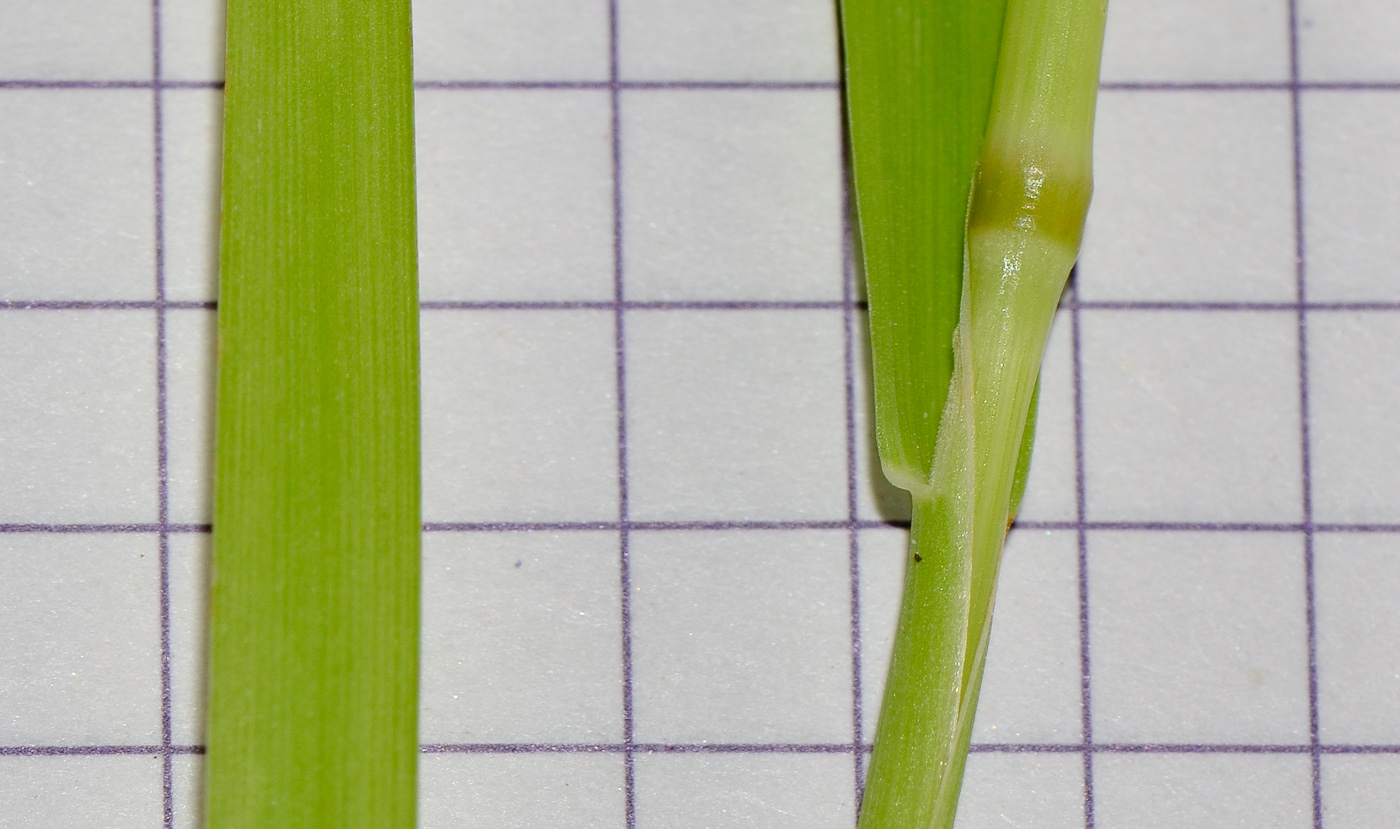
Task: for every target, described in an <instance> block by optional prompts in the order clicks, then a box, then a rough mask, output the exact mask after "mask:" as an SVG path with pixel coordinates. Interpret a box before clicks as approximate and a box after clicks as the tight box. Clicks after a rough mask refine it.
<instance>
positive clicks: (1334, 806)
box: [1322, 754, 1400, 829]
mask: <svg viewBox="0 0 1400 829" xmlns="http://www.w3.org/2000/svg"><path fill="white" fill-rule="evenodd" d="M1398 789H1400V757H1396V756H1395V755H1375V754H1367V755H1360V756H1350V757H1348V756H1335V755H1334V756H1330V757H1324V758H1322V817H1323V825H1325V826H1326V827H1327V829H1374V827H1376V826H1398V825H1400V799H1397V798H1396V797H1395V792H1396V791H1397V790H1398Z"/></svg>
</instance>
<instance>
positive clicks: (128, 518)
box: [0, 0, 1400, 829]
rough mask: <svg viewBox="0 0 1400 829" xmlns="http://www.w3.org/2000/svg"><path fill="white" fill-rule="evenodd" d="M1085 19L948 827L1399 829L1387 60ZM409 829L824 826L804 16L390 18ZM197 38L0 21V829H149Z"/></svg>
mask: <svg viewBox="0 0 1400 829" xmlns="http://www.w3.org/2000/svg"><path fill="white" fill-rule="evenodd" d="M1396 8H1397V7H1395V6H1394V4H1392V3H1389V2H1386V0H1305V1H1304V2H1299V3H1297V5H1296V6H1290V4H1288V3H1285V2H1282V1H1281V0H1229V2H1218V1H1214V0H1213V1H1211V2H1208V1H1207V0H1182V2H1176V3H1170V4H1163V3H1157V2H1151V1H1150V0H1113V1H1112V3H1111V4H1110V12H1109V23H1108V36H1107V45H1106V54H1105V61H1104V83H1105V88H1104V92H1103V94H1102V96H1101V98H1100V110H1099V126H1098V135H1097V145H1096V160H1097V165H1096V179H1097V190H1096V194H1095V201H1094V206H1093V209H1092V211H1091V216H1090V226H1089V230H1088V233H1087V239H1086V243H1085V249H1084V253H1083V256H1082V259H1081V264H1080V267H1079V270H1078V276H1077V279H1076V282H1075V289H1074V291H1073V292H1072V293H1071V294H1070V295H1069V296H1067V299H1066V302H1065V304H1064V307H1063V310H1062V312H1061V314H1060V317H1059V319H1058V321H1057V324H1056V326H1055V329H1054V331H1053V333H1052V336H1051V342H1050V347H1049V351H1048V353H1047V356H1046V363H1045V368H1044V382H1043V393H1042V398H1041V414H1040V430H1039V434H1038V437H1037V445H1036V450H1035V460H1034V464H1033V471H1032V478H1031V484H1030V488H1029V491H1028V494H1027V497H1026V501H1025V506H1024V509H1023V512H1022V516H1021V521H1020V523H1019V525H1018V528H1017V529H1016V530H1015V531H1014V532H1013V533H1012V535H1011V539H1010V541H1009V543H1008V547H1007V552H1006V559H1005V564H1004V567H1003V573H1002V579H1001V591H1000V594H999V601H998V610H997V617H996V623H995V628H994V634H993V641H992V645H991V655H990V657H989V662H988V668H987V678H986V685H985V687H984V691H983V694H982V703H981V709H980V711H979V717H978V721H977V726H976V734H975V738H974V742H975V746H974V755H973V757H972V758H971V760H970V764H969V771H968V778H967V783H966V787H965V791H964V797H963V806H962V811H961V813H960V816H959V823H958V825H959V827H964V828H965V829H971V828H974V827H976V828H979V829H980V827H1002V826H1025V827H1032V826H1033V827H1037V829H1059V827H1081V826H1097V827H1100V829H1102V828H1103V827H1108V828H1109V829H1116V827H1136V828H1139V829H1140V828H1141V827H1193V829H1213V828H1214V827H1243V826H1270V827H1299V828H1300V829H1301V828H1302V827H1314V826H1326V827H1329V829H1343V828H1344V827H1376V826H1387V825H1395V824H1396V823H1400V799H1398V798H1397V797H1396V796H1395V794H1394V793H1395V791H1397V789H1400V679H1397V677H1398V676H1400V651H1397V650H1396V648H1395V646H1394V642H1395V641H1397V639H1400V604H1397V603H1396V601H1395V596H1396V595H1397V594H1400V539H1397V535H1396V534H1397V532H1400V439H1397V438H1400V434H1397V427H1396V425H1395V423H1396V418H1395V416H1394V414H1393V413H1394V412H1395V411H1397V407H1398V406H1400V324H1397V323H1400V319H1397V312H1400V279H1397V273H1400V233H1397V232H1396V231H1395V230H1394V228H1396V227H1400V196H1397V195H1396V194H1397V193H1400V154H1397V151H1396V150H1395V142H1394V136H1396V135H1397V134H1400V59H1397V57H1396V53H1395V51H1394V49H1393V48H1392V43H1393V42H1394V40H1395V39H1396V37H1397V36H1400V12H1397V11H1396ZM414 11H415V16H416V19H415V25H416V29H415V32H416V35H415V37H416V47H415V48H416V55H417V74H418V78H419V83H420V92H419V96H418V139H419V160H418V164H419V199H420V248H421V256H422V294H423V299H424V302H425V310H424V312H423V377H424V439H425V443H424V449H425V458H424V476H425V488H424V513H425V514H424V518H425V521H426V522H427V531H426V535H425V544H424V616H423V619H424V641H423V649H424V650H423V657H424V660H423V664H424V675H423V683H422V718H421V733H422V741H423V743H424V755H423V758H422V765H421V780H422V816H421V825H422V826H424V827H448V826H452V827H493V828H503V827H531V829H536V828H538V827H564V826H568V827H602V828H605V829H614V828H615V829H633V827H637V828H638V829H652V828H653V827H656V828H657V829H659V828H660V827H668V829H669V828H670V827H675V829H692V827H693V828H694V829H700V828H701V827H707V828H708V827H713V828H715V829H719V827H761V828H762V829H769V828H770V827H771V829H787V828H788V827H792V829H798V828H799V827H800V828H801V829H825V828H826V827H850V826H852V825H853V823H854V820H855V808H856V807H855V804H856V799H857V790H858V782H859V779H860V775H861V774H862V771H863V761H864V751H863V745H864V743H865V742H867V741H868V740H869V738H870V736H871V734H872V733H873V728H874V724H875V720H876V717H877V713H878V707H879V698H880V688H881V686H882V684H883V672H884V667H885V661H886V659H887V652H888V648H889V641H890V633H891V631H892V628H893V623H894V614H895V612H896V608H897V599H898V591H899V583H900V578H901V567H902V557H903V544H904V537H905V531H904V530H902V529H901V528H900V525H899V521H900V520H901V518H905V517H907V511H906V509H905V508H903V507H901V505H900V499H899V498H898V496H897V493H894V492H893V491H891V490H889V488H888V487H887V486H884V485H882V484H880V483H879V480H878V474H877V472H875V471H874V468H873V464H872V460H871V446H872V439H871V436H870V433H869V428H870V427H869V418H868V408H869V402H868V390H867V386H868V369H867V367H866V351H865V347H864V339H863V336H864V335H863V328H862V326H863V324H864V319H863V311H862V308H861V305H860V289H859V286H858V284H857V281H856V280H854V279H853V277H852V273H851V266H850V257H849V253H848V251H849V243H848V241H847V226H848V219H847V216H846V210H845V207H844V204H845V198H846V197H845V193H844V180H845V178H844V176H845V173H844V171H843V168H842V163H843V162H842V144H841V122H840V93H839V89H838V86H837V79H838V69H837V66H838V63H837V48H836V25H835V24H836V17H835V14H836V12H835V9H834V8H833V6H832V5H831V4H830V3H829V2H824V0H761V1H757V0H756V1H754V2H739V0H708V2H701V0H665V1H664V2H663V0H615V2H611V3H609V2H603V0H576V1H575V2H558V1H556V2H549V1H548V0H470V2H468V1H467V0H455V1H454V2H449V0H424V2H421V3H418V4H416V5H415V8H414ZM220 26H221V23H220V12H219V7H218V5H217V4H216V3H213V2H208V0H164V2H157V3H155V4H152V3H149V2H146V0H104V2H98V0H52V2H47V3H43V4H36V3H23V2H18V0H14V1H12V2H0V301H3V303H4V304H3V306H0V371H3V375H4V377H5V380H6V382H5V394H4V396H3V398H0V562H3V564H0V566H3V570H0V573H3V574H4V578H3V579H0V826H69V825H73V826H77V825H88V826H107V827H120V829H126V827H157V826H179V827H196V826H199V825H200V819H199V797H200V796H199V768H200V754H199V752H200V750H201V749H200V744H201V740H202V729H201V726H200V720H201V716H202V715H201V702H200V701H201V697H202V694H203V689H202V684H201V681H200V679H199V678H200V676H201V664H202V660H203V649H202V636H203V619H204V612H205V611H204V605H203V598H202V597H203V591H204V584H205V579H206V568H205V561H206V557H207V538H208V535H207V523H208V512H209V510H208V482H207V480H208V443H209V439H210V426H211V424H210V422H209V420H210V414H211V411H212V409H211V406H210V402H211V401H210V397H211V394H212V382H211V373H210V372H211V369H212V361H213V353H212V343H213V337H212V334H213V322H214V314H215V311H214V310H213V308H212V300H213V298H214V280H215V268H214V264H213V263H214V258H213V257H214V246H215V242H216V236H217V233H216V230H217V227H216V225H217V222H216V218H217V217H216V199H217V162H218V142H217V135H218V123H219V101H220V91H219V87H218V81H219V77H220V72H219V66H220V60H221V58H220V49H219V45H218V44H219V41H220V38H221V31H220Z"/></svg>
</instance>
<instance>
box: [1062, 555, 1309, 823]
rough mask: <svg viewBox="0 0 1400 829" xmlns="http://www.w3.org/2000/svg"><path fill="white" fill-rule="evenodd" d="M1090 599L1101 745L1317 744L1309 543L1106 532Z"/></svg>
mask: <svg viewBox="0 0 1400 829" xmlns="http://www.w3.org/2000/svg"><path fill="white" fill-rule="evenodd" d="M1089 598H1090V601H1091V603H1092V604H1091V608H1090V615H1089V620H1090V622H1089V624H1090V635H1089V642H1090V646H1091V647H1092V649H1093V654H1092V663H1093V693H1094V709H1093V713H1094V737H1095V739H1097V740H1099V741H1101V742H1108V743H1132V742H1153V743H1186V744H1195V743H1207V744H1241V743H1250V744H1254V743H1294V744H1296V743H1299V742H1304V741H1306V740H1307V737H1308V680H1307V677H1308V653H1307V624H1306V621H1305V613H1304V608H1305V600H1304V587H1303V549H1302V539H1301V537H1299V536H1297V535H1296V534H1287V533H1263V532H1254V533H1223V532H1214V533H1212V532H1205V533H1197V532H1173V533H1163V532H1096V533H1093V534H1091V535H1090V537H1089ZM1271 825H1272V824H1271Z"/></svg>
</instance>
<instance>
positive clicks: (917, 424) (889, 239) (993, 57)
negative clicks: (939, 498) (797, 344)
mask: <svg viewBox="0 0 1400 829" xmlns="http://www.w3.org/2000/svg"><path fill="white" fill-rule="evenodd" d="M1005 8H1006V0H967V2H947V1H946V0H895V2H889V1H888V0H844V1H843V2H842V4H841V22H842V36H843V43H844V46H845V58H846V97H847V118H848V121H849V128H850V140H851V156H852V162H853V168H854V169H853V176H854V180H855V196H856V207H857V214H858V218H859V224H860V241H861V256H862V258H863V260H864V265H865V278H866V290H867V293H868V295H869V301H870V335H871V343H872V348H871V357H872V362H873V368H874V388H875V412H876V416H875V423H876V441H877V443H878V445H879V450H880V460H881V463H882V465H883V467H884V471H885V475H886V476H887V477H888V478H889V479H890V480H891V481H892V482H893V483H895V484H896V485H898V486H901V487H903V488H905V489H909V490H911V491H912V490H917V489H921V488H926V486H927V483H928V476H929V472H930V470H931V469H932V466H933V452H934V444H935V442H936V438H937V434H938V420H939V417H940V415H941V414H942V411H943V401H944V399H945V398H946V397H947V394H948V381H949V378H950V377H951V375H952V370H953V351H952V349H953V329H954V328H955V327H956V326H957V321H958V296H959V292H960V290H961V285H962V272H963V231H964V225H965V223H966V219H967V203H968V192H969V189H970V188H971V185H972V176H973V172H974V170H975V169H976V164H977V156H978V152H979V151H980V150H981V147H982V137H983V134H984V133H985V132H986V126H987V117H988V112H989V110H990V107H991V99H992V84H993V79H994V77H995V73H996V65H997V53H998V46H999V44H1000V42H1001V33H1002V19H1003V16H1004V14H1005Z"/></svg>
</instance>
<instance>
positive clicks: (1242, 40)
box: [1103, 0, 1289, 83]
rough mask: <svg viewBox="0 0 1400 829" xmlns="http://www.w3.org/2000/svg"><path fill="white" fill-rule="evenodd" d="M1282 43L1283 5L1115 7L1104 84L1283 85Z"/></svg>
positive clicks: (1131, 3)
mask: <svg viewBox="0 0 1400 829" xmlns="http://www.w3.org/2000/svg"><path fill="white" fill-rule="evenodd" d="M1288 43H1289V31H1288V3H1287V0H1231V1H1230V2H1227V3H1221V2H1218V0H1176V2H1172V3H1160V2H1153V0H1115V2H1114V3H1113V4H1112V5H1110V6H1109V7H1108V30H1107V32H1106V33H1105V34H1104V43H1103V79H1104V81H1106V82H1108V83H1115V82H1119V83H1121V82H1125V81H1126V82H1153V81H1171V82H1177V83H1180V82H1188V83H1189V82H1203V81H1204V82H1212V81H1215V82H1240V81H1254V82H1260V81H1264V82H1267V81H1287V80H1288V74H1289V56H1288Z"/></svg>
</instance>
